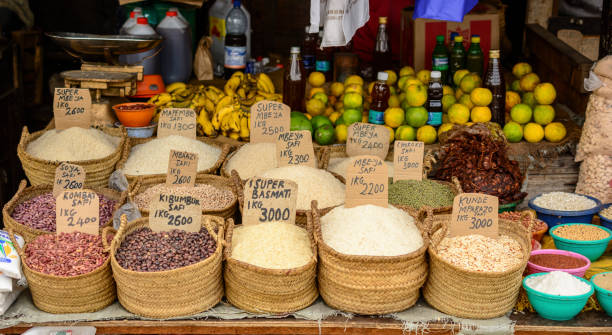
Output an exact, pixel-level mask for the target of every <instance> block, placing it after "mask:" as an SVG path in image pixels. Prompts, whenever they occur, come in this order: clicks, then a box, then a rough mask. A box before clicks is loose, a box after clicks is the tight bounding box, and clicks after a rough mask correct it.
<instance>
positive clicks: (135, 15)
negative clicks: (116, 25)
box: [119, 7, 142, 35]
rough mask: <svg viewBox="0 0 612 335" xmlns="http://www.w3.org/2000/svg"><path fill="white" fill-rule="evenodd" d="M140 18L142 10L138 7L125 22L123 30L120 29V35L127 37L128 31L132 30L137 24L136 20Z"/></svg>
mask: <svg viewBox="0 0 612 335" xmlns="http://www.w3.org/2000/svg"><path fill="white" fill-rule="evenodd" d="M137 9H138V10H137ZM139 16H142V9H140V7H136V8H134V10H133V11H131V12H130V17H129V18H128V19H127V20H125V22H124V23H123V25H122V26H121V29H119V35H126V34H127V31H128V29H130V28H132V27H133V26H134V25H135V24H136V19H137V18H138V17H139Z"/></svg>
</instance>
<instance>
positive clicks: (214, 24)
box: [208, 16, 225, 39]
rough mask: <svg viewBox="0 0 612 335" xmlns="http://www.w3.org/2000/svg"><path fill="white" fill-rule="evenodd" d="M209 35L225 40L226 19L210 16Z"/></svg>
mask: <svg viewBox="0 0 612 335" xmlns="http://www.w3.org/2000/svg"><path fill="white" fill-rule="evenodd" d="M208 19H209V22H210V24H209V27H208V34H209V35H210V36H212V37H213V38H219V39H223V38H224V37H225V19H223V18H220V17H215V16H209V17H208Z"/></svg>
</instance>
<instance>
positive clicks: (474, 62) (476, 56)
mask: <svg viewBox="0 0 612 335" xmlns="http://www.w3.org/2000/svg"><path fill="white" fill-rule="evenodd" d="M483 66H484V55H483V54H482V49H481V48H480V36H478V35H472V39H471V43H470V48H469V49H468V51H467V56H466V59H465V67H466V68H467V69H468V71H470V72H476V73H478V76H480V77H482V71H483V70H482V68H483Z"/></svg>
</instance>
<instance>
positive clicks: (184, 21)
mask: <svg viewBox="0 0 612 335" xmlns="http://www.w3.org/2000/svg"><path fill="white" fill-rule="evenodd" d="M168 12H176V16H178V18H179V19H181V21H183V23H184V24H186V25H187V26H189V22H188V21H187V19H186V18H185V17H184V16H183V14H181V11H180V10H179V9H178V7H170V8H168Z"/></svg>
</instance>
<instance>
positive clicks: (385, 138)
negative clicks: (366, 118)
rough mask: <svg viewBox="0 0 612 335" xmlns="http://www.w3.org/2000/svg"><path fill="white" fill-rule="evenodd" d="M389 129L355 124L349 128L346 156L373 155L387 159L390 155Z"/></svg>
mask: <svg viewBox="0 0 612 335" xmlns="http://www.w3.org/2000/svg"><path fill="white" fill-rule="evenodd" d="M389 136H390V134H389V129H387V128H385V127H384V126H379V125H375V124H369V123H361V122H355V123H353V124H351V125H350V126H349V127H348V135H347V139H346V154H347V155H348V156H349V157H354V156H361V155H373V156H377V157H380V158H381V159H385V157H387V154H388V153H389Z"/></svg>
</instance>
